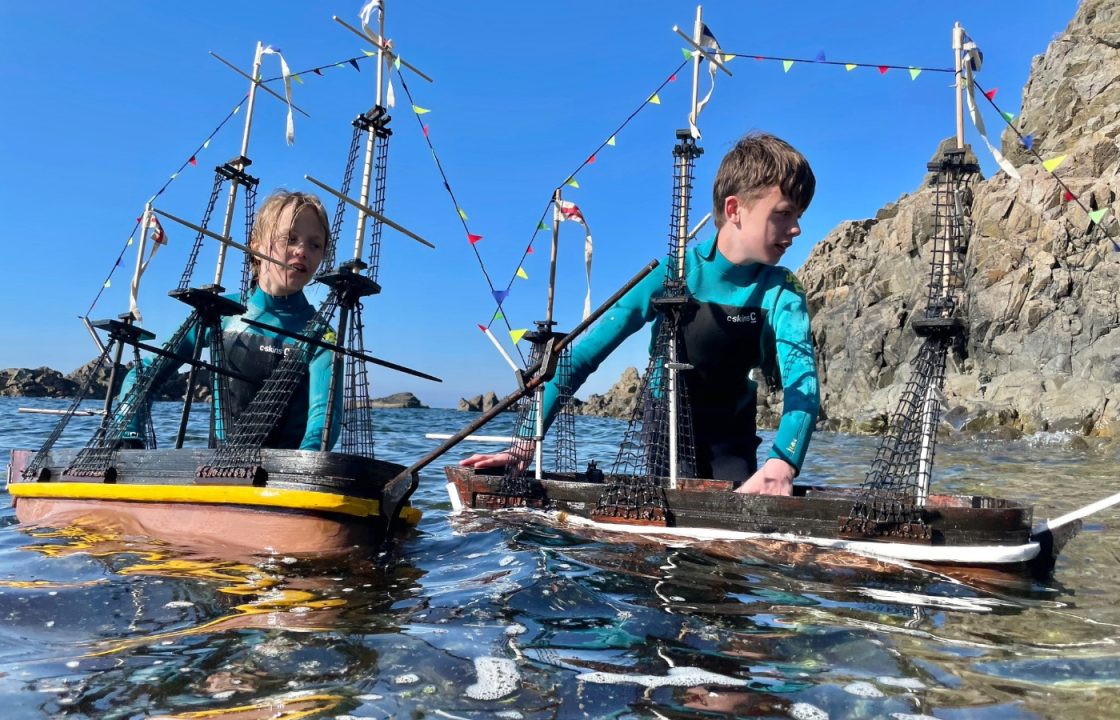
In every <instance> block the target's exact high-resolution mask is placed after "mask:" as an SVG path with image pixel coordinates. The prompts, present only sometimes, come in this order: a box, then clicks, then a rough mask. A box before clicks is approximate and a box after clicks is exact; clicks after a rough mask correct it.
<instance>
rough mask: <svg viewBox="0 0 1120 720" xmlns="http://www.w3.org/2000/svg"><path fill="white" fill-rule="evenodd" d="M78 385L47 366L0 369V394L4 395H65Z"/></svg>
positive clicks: (69, 393) (74, 389)
mask: <svg viewBox="0 0 1120 720" xmlns="http://www.w3.org/2000/svg"><path fill="white" fill-rule="evenodd" d="M76 392H78V386H77V384H76V383H74V382H73V381H72V380H68V379H66V378H65V377H63V375H62V373H60V372H59V371H57V370H52V369H51V368H49V367H40V368H8V369H6V370H0V395H3V396H5V397H65V396H69V395H73V394H74V393H76Z"/></svg>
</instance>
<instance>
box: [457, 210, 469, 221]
mask: <svg viewBox="0 0 1120 720" xmlns="http://www.w3.org/2000/svg"><path fill="white" fill-rule="evenodd" d="M455 209H456V210H458V211H459V217H461V218H463V219H464V220H466V219H467V213H466V212H465V211H464V210H463V208H455Z"/></svg>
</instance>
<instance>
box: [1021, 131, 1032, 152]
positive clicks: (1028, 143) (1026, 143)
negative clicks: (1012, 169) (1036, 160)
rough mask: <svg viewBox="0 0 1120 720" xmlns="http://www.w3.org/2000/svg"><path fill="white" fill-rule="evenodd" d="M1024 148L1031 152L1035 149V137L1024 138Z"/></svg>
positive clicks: (1025, 136)
mask: <svg viewBox="0 0 1120 720" xmlns="http://www.w3.org/2000/svg"><path fill="white" fill-rule="evenodd" d="M1023 147H1025V148H1026V149H1027V150H1030V149H1031V148H1032V147H1034V135H1024V136H1023Z"/></svg>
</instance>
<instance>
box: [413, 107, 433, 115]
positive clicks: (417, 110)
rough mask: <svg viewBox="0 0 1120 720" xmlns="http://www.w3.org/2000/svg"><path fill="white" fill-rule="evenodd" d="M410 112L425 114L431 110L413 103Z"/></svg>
mask: <svg viewBox="0 0 1120 720" xmlns="http://www.w3.org/2000/svg"><path fill="white" fill-rule="evenodd" d="M412 112H414V113H416V114H417V115H425V114H427V113H430V112H431V110H429V109H428V108H422V107H420V106H419V105H413V106H412Z"/></svg>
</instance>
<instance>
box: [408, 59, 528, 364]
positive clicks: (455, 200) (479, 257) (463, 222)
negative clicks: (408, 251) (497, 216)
mask: <svg viewBox="0 0 1120 720" xmlns="http://www.w3.org/2000/svg"><path fill="white" fill-rule="evenodd" d="M397 79H398V80H400V83H401V89H403V90H404V94H405V96H406V97H407V98H408V103H409V105H411V106H413V107H416V101H415V100H414V99H413V97H412V91H411V90H409V88H408V83H407V82H406V81H405V79H404V73H402V72H401V71H400V70H397ZM412 115H413V117H415V118H416V123H417V124H418V125H419V126H420V134H421V135H423V136H424V142H425V143H427V145H428V150H430V151H431V153H432V160H434V161H435V163H436V169H437V170H438V171H439V175H440V177H441V178H442V179H443V187H444V189H445V190H447V195H448V197H450V198H451V203H452V204H453V205H454V206H455V214H456V215H457V216H458V218H459V223H460V224H461V225H462V226H463V232H464V233H466V234H467V235H468V236H469V235H471V231H470V227H469V226H468V225H467V221H466V218H464V217H463V212H462V206H461V205H460V204H459V200H458V198H456V197H455V191H454V190H452V189H451V181H450V180H449V179H448V177H447V172H446V171H445V170H444V168H443V162H442V161H441V160H440V159H439V153H437V152H436V147H435V145H433V144H432V139H431V138H430V137H428V133H427V132H425V131H424V121H423V120H421V119H420V116H419V115H418V114H417V113H416V112H413V113H412ZM469 245H470V246H471V251H472V252H474V257H475V259H476V260H477V261H478V267H479V269H481V270H482V276H483V277H484V278H486V284H487V285H488V286H489V287H490V295H491V297H494V292H495V290H496V288H495V287H494V281H493V279H492V278H491V277H490V273H489V272H488V271H487V270H486V263H484V262H483V261H482V254H481V253H480V252H479V251H478V248H477V247H475V243H473V242H472V243H469ZM511 284H512V283H511ZM506 290H507V291H508V290H509V288H508V287H507V288H506ZM495 299H496V298H495ZM498 309H499V310H501V309H502V304H501V303H500V302H499V303H498ZM502 319H504V320H505V323H506V327H507V328H508V329H509V331H510V332H513V326H512V325H510V323H509V318H507V317H506V316H505V313H504V312H503V313H502ZM491 322H493V320H491ZM487 327H488V328H489V325H487ZM514 349H515V350H517V354H518V355H520V356H521V364H522V366H526V365H528V360H526V358H525V354H524V353H523V352H521V348H520V347H518V345H517V343H514Z"/></svg>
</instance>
